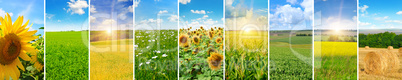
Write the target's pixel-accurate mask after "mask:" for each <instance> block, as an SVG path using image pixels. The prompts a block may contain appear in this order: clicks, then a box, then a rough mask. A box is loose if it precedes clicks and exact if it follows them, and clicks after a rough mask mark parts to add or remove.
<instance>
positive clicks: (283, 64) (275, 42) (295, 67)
mask: <svg viewBox="0 0 402 80" xmlns="http://www.w3.org/2000/svg"><path fill="white" fill-rule="evenodd" d="M290 33H291V32H290V31H271V33H270V54H269V55H270V59H269V60H270V72H269V74H270V79H306V80H308V79H313V78H312V77H313V76H312V75H313V72H312V69H313V68H312V55H313V54H312V36H311V33H312V31H308V30H306V31H298V32H296V33H295V34H290ZM300 34H302V35H300ZM309 34H310V36H309Z"/></svg>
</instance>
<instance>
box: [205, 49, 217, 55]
mask: <svg viewBox="0 0 402 80" xmlns="http://www.w3.org/2000/svg"><path fill="white" fill-rule="evenodd" d="M215 52H216V50H215V49H213V48H209V49H208V51H207V53H208V55H209V54H211V53H215Z"/></svg>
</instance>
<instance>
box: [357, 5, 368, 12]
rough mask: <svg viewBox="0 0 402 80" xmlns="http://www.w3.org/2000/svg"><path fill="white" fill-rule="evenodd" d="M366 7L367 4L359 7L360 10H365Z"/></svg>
mask: <svg viewBox="0 0 402 80" xmlns="http://www.w3.org/2000/svg"><path fill="white" fill-rule="evenodd" d="M367 8H369V6H367V5H363V6H361V7H359V9H360V12H366V9H367Z"/></svg>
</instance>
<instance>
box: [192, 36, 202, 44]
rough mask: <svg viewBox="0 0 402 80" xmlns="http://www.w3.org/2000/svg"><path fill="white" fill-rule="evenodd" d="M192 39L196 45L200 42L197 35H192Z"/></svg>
mask: <svg viewBox="0 0 402 80" xmlns="http://www.w3.org/2000/svg"><path fill="white" fill-rule="evenodd" d="M192 41H193V44H196V45H198V44H199V43H200V42H201V39H200V37H198V36H194V37H193V40H192Z"/></svg>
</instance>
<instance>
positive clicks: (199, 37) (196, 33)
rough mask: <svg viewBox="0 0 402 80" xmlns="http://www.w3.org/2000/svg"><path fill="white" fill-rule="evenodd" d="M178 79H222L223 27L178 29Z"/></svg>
mask: <svg viewBox="0 0 402 80" xmlns="http://www.w3.org/2000/svg"><path fill="white" fill-rule="evenodd" d="M179 33H180V36H179V46H180V50H179V61H180V63H179V71H180V72H179V79H181V80H193V79H200V80H210V79H213V80H223V71H224V70H223V65H222V64H223V60H224V56H223V51H224V50H223V47H224V46H223V40H224V38H223V28H218V27H214V28H209V29H204V28H203V27H200V28H199V29H192V28H191V27H190V28H186V29H180V32H179Z"/></svg>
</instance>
